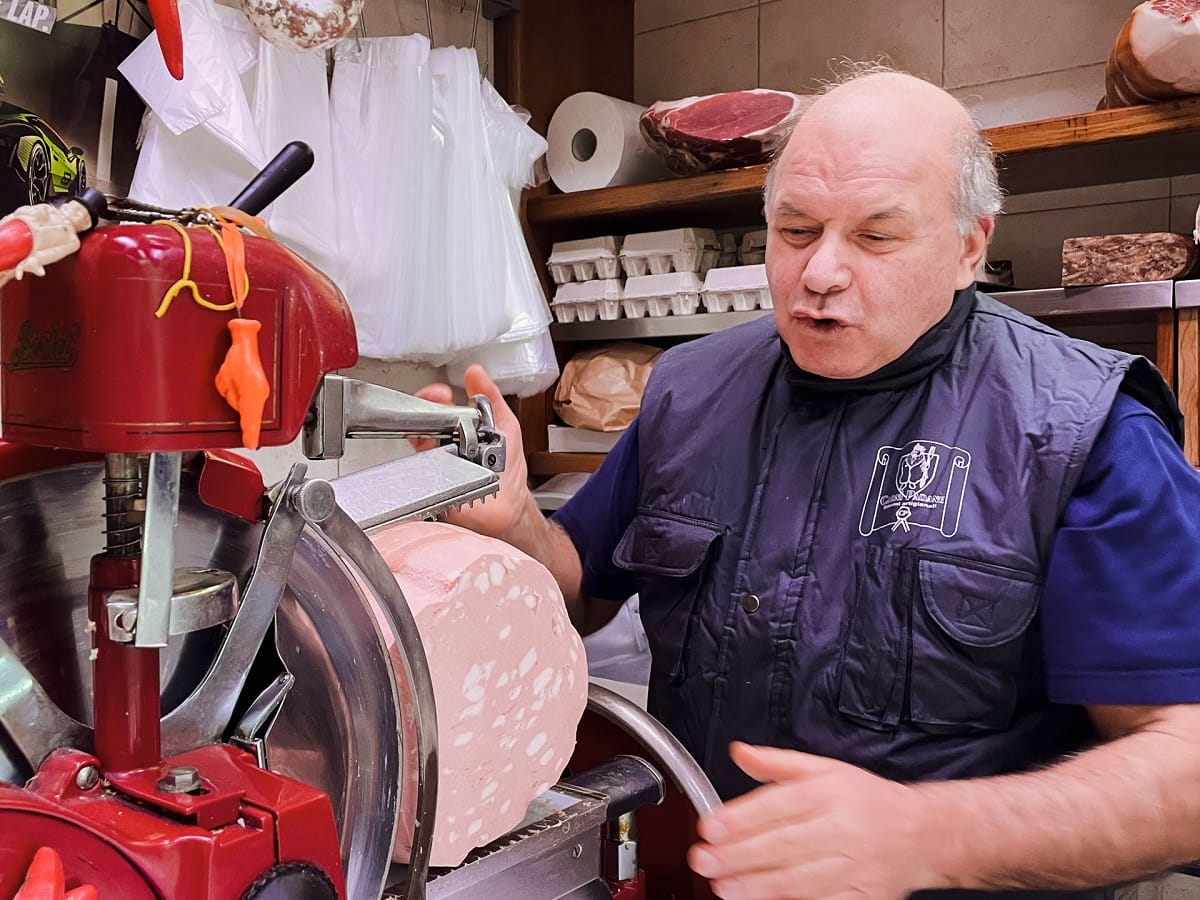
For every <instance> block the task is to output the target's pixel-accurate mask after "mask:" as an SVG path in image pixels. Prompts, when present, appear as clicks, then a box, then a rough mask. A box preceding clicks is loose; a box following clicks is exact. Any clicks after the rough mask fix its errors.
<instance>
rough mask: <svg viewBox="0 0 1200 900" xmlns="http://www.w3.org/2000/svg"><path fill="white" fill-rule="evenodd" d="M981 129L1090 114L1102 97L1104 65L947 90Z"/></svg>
mask: <svg viewBox="0 0 1200 900" xmlns="http://www.w3.org/2000/svg"><path fill="white" fill-rule="evenodd" d="M950 93H951V94H953V95H954V96H955V97H957V98H958V99H959V100H960V101H961V102H962V104H963V105H964V106H966V107H967V109H969V110H970V111H971V115H973V116H974V117H975V121H976V122H978V123H979V125H980V126H981V127H983V128H995V127H996V126H998V125H1012V124H1013V123H1015V122H1031V121H1034V120H1036V119H1051V118H1054V117H1055V116H1068V115H1072V114H1074V113H1086V112H1091V111H1092V110H1094V109H1095V108H1096V104H1097V103H1098V102H1099V100H1100V98H1101V97H1103V96H1104V63H1096V64H1094V65H1090V66H1080V67H1078V68H1075V69H1066V70H1063V71H1059V72H1046V73H1042V74H1039V75H1027V76H1025V77H1022V78H1013V79H1006V80H1004V81H993V82H991V83H990V84H973V85H970V86H968V87H960V88H953V89H951V91H950Z"/></svg>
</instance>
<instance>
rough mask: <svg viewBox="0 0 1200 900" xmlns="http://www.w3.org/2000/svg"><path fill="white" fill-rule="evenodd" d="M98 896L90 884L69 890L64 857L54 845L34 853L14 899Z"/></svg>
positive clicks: (84, 899) (87, 899) (92, 898)
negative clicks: (63, 862) (23, 880)
mask: <svg viewBox="0 0 1200 900" xmlns="http://www.w3.org/2000/svg"><path fill="white" fill-rule="evenodd" d="M98 897H99V894H97V893H96V889H95V888H94V887H92V886H91V885H90V884H85V885H83V886H82V887H77V888H75V889H74V890H71V891H68V890H67V889H66V878H65V876H64V875H63V864H62V858H61V857H60V856H59V855H58V852H57V851H56V850H54V849H53V848H52V847H41V848H39V849H38V852H37V853H35V854H34V855H33V862H32V863H30V864H29V872H28V873H27V874H26V875H25V883H24V884H22V885H21V889H20V890H18V891H17V895H16V896H15V897H13V900H97V898H98Z"/></svg>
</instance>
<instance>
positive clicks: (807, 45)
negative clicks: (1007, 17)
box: [759, 0, 943, 93]
mask: <svg viewBox="0 0 1200 900" xmlns="http://www.w3.org/2000/svg"><path fill="white" fill-rule="evenodd" d="M759 10H760V12H761V15H762V21H761V31H760V34H761V47H762V54H761V60H760V65H759V76H760V84H761V86H763V87H770V88H778V89H782V90H790V91H797V92H800V93H804V92H808V91H812V90H814V89H815V88H816V87H817V85H818V84H819V82H821V81H828V80H829V79H830V77H831V75H832V74H833V72H834V67H835V65H836V63H837V61H838V60H842V59H851V60H865V59H878V58H881V57H885V58H886V61H887V62H889V64H890V65H893V66H895V67H897V68H899V69H903V70H905V71H908V72H912V73H913V74H915V75H920V76H922V77H923V78H928V79H931V80H933V81H935V82H936V81H939V79H940V78H941V74H942V31H943V29H942V0H893V2H887V3H881V2H878V0H841V2H839V3H831V4H826V5H820V4H815V3H813V2H812V0H773V2H768V3H762V4H761V5H760V6H759Z"/></svg>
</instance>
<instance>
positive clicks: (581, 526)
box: [554, 419, 638, 600]
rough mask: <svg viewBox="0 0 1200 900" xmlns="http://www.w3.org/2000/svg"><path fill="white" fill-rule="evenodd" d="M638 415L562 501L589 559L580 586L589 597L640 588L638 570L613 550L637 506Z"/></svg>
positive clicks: (613, 596) (575, 539)
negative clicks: (621, 564)
mask: <svg viewBox="0 0 1200 900" xmlns="http://www.w3.org/2000/svg"><path fill="white" fill-rule="evenodd" d="M637 496H638V433H637V420H636V419H635V420H634V422H633V424H632V425H630V426H629V427H628V428H627V429H625V433H624V434H623V435H621V437H620V439H619V440H618V441H617V443H616V444H615V445H614V446H613V448H612V449H611V450H609V451H608V455H607V456H606V457H605V459H604V462H603V463H602V464H601V465H600V468H599V469H597V470H596V471H595V472H594V473H593V474H592V477H591V478H589V479H588V480H587V481H586V482H585V483H584V485H583V487H581V488H580V489H579V490H578V491H576V493H575V495H574V496H573V497H571V498H570V499H569V500H568V501H567V502H566V503H564V504H563V505H562V506H561V507H559V509H558V511H557V512H556V513H555V514H554V521H555V522H557V523H558V524H559V525H561V526H562V527H563V529H564V530H565V531H566V532H567V534H568V535H569V536H570V538H571V543H573V544H574V545H575V549H576V550H577V551H579V559H580V562H582V564H583V580H582V582H581V584H580V590H581V591H582V592H583V593H584V594H585V595H586V596H588V597H596V598H599V599H602V600H624V599H626V598H627V597H629V596H630V595H631V594H633V593H634V592H635V591H636V590H637V586H636V585H635V584H634V581H633V577H632V575H631V574H630V573H629V572H627V571H625V570H624V569H619V568H617V567H616V565H614V564H613V551H615V550H616V549H617V544H618V543H619V542H620V540H621V536H622V535H623V534H624V533H625V529H627V528H628V527H629V523H630V522H632V521H633V517H634V514H635V513H636V512H637Z"/></svg>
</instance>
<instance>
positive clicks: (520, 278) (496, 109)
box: [446, 81, 559, 397]
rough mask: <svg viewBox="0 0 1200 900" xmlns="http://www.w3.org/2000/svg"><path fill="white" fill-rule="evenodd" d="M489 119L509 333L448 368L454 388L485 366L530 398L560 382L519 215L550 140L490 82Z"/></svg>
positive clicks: (503, 384) (486, 91) (485, 92)
mask: <svg viewBox="0 0 1200 900" xmlns="http://www.w3.org/2000/svg"><path fill="white" fill-rule="evenodd" d="M482 99H483V106H484V119H485V124H486V128H487V137H488V147H489V152H490V153H491V159H492V166H493V170H494V171H495V173H496V175H497V178H496V179H495V184H494V188H495V195H494V196H495V199H496V203H497V207H498V209H497V215H498V217H499V230H498V231H497V233H496V240H497V241H498V242H499V243H500V244H501V245H502V247H503V252H504V260H505V279H504V287H503V293H504V306H505V309H506V311H507V313H508V316H509V322H510V325H509V329H508V330H507V331H506V332H505V333H504V334H503V335H501V336H500V337H498V338H497V339H496V340H494V341H491V342H489V343H487V344H484V345H481V346H479V347H473V348H471V349H470V350H467V351H464V352H463V353H460V354H459V355H458V356H457V357H456V358H455V359H454V360H452V361H451V362H450V363H448V364H447V367H446V375H447V378H448V379H449V380H450V382H451V383H452V384H457V385H460V386H461V385H462V384H463V381H464V373H465V372H466V369H467V366H469V365H470V364H471V363H473V362H477V363H480V364H481V365H483V366H484V368H486V369H487V370H488V374H489V375H491V377H492V378H493V379H494V380H495V381H496V384H497V385H498V386H499V388H500V390H501V391H502V392H504V393H506V394H516V395H517V396H520V397H528V396H531V395H533V394H536V393H539V392H541V391H544V390H546V389H547V388H549V387H550V386H551V385H552V384H554V382H555V380H556V379H557V378H558V374H559V370H558V360H557V358H556V357H555V354H554V344H553V342H552V341H551V340H550V332H549V323H550V314H549V309H548V307H547V305H546V298H545V294H544V293H543V292H542V285H541V282H540V281H539V280H538V277H537V273H536V271H535V270H534V266H533V261H532V260H531V259H530V257H529V249H528V246H527V245H526V243H525V238H524V235H523V233H522V230H521V221H520V216H519V215H518V213H517V209H518V206H519V198H520V191H521V189H522V188H524V187H526V186H528V185H530V184H532V183H533V169H534V164H535V163H536V162H537V160H538V159H539V158H540V157H541V156H542V155H543V154H544V153H545V152H546V140H545V138H543V137H542V136H541V135H539V134H538V133H537V132H535V131H534V130H533V129H532V128H530V127H529V126H528V124H527V117H522V116H520V115H519V114H518V113H516V112H515V111H514V110H513V109H512V108H511V107H510V106H509V105H508V104H507V103H505V101H504V98H503V97H501V96H500V94H499V93H497V92H496V89H495V88H494V87H492V85H491V83H490V82H486V81H485V82H483V83H482Z"/></svg>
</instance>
